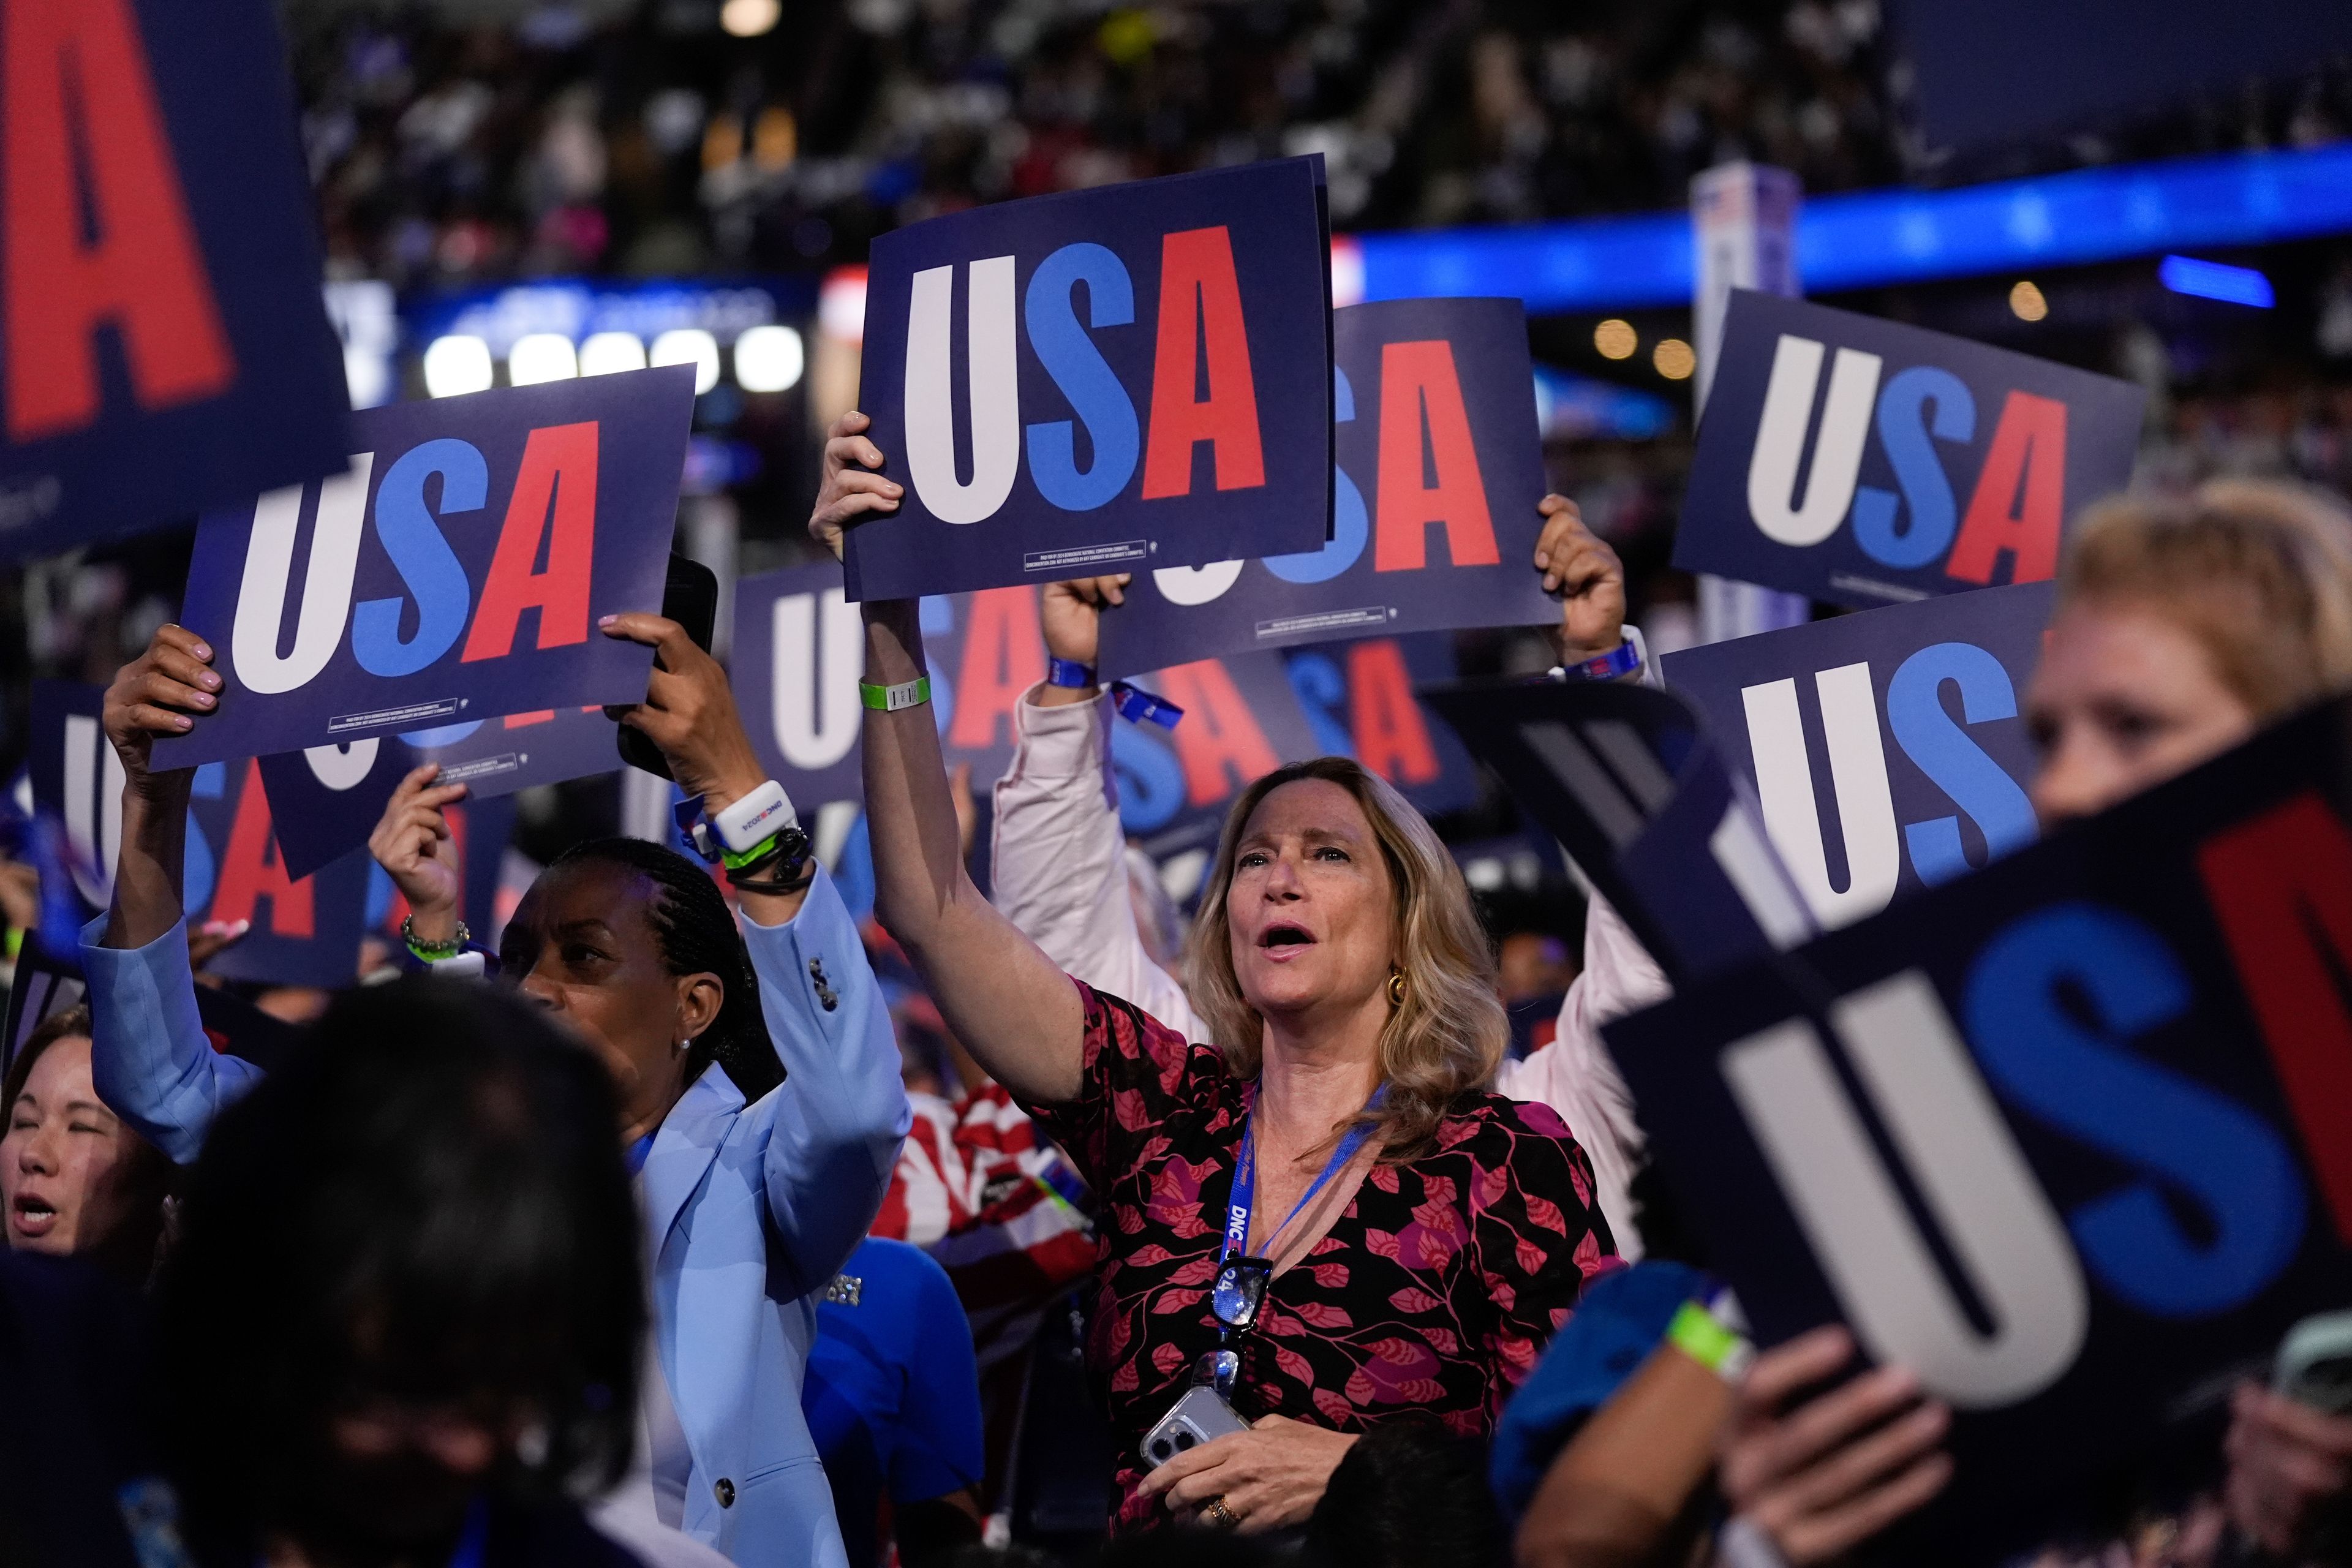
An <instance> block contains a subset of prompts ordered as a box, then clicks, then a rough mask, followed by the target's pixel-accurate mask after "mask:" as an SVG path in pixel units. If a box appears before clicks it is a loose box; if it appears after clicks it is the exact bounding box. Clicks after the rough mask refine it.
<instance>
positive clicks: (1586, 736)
mask: <svg viewBox="0 0 2352 1568" xmlns="http://www.w3.org/2000/svg"><path fill="white" fill-rule="evenodd" d="M1422 696H1423V700H1426V701H1427V702H1428V704H1429V706H1430V707H1432V708H1433V709H1435V710H1437V711H1438V712H1439V713H1441V714H1443V715H1444V718H1445V721H1446V722H1447V723H1449V724H1451V725H1452V726H1453V727H1454V731H1455V732H1456V733H1457V734H1459V735H1460V736H1461V737H1462V742H1463V744H1465V746H1467V747H1468V748H1469V749H1470V752H1471V754H1472V755H1473V756H1475V757H1477V758H1478V759H1479V760H1480V761H1482V762H1484V763H1487V764H1488V765H1489V766H1491V767H1493V768H1494V770H1495V771H1496V773H1498V774H1500V775H1501V776H1502V780H1503V783H1504V784H1505V785H1506V786H1507V788H1508V789H1509V790H1510V792H1511V795H1512V798H1513V799H1515V800H1517V802H1518V804H1519V806H1520V808H1521V809H1522V810H1524V811H1525V812H1526V813H1527V814H1528V816H1531V817H1533V818H1534V819H1535V820H1536V821H1537V822H1538V823H1539V824H1541V825H1542V826H1543V827H1544V828H1545V829H1547V830H1548V831H1549V833H1550V834H1551V836H1552V837H1554V838H1556V839H1558V840H1559V845H1560V847H1562V848H1564V849H1566V850H1567V851H1568V853H1569V855H1570V858H1573V859H1574V860H1575V862H1576V864H1577V867H1578V868H1580V870H1582V871H1583V872H1584V874H1585V875H1586V876H1587V877H1589V878H1590V879H1591V880H1592V883H1593V885H1594V886H1595V887H1597V888H1599V889H1601V892H1602V894H1604V895H1605V896H1606V897H1607V898H1608V900H1609V901H1610V902H1611V903H1612V904H1613V905H1615V906H1616V908H1617V911H1618V912H1619V913H1620V914H1622V915H1623V916H1624V917H1625V923H1626V924H1627V925H1628V926H1629V927H1631V928H1632V929H1633V934H1634V935H1635V936H1637V937H1639V938H1641V940H1642V945H1643V947H1645V948H1647V949H1648V950H1649V951H1650V953H1651V955H1652V956H1653V957H1654V958H1655V959H1656V960H1657V961H1658V967H1659V968H1661V969H1663V970H1664V971H1665V972H1666V974H1667V976H1668V978H1670V979H1672V980H1674V981H1675V983H1676V984H1681V983H1682V981H1683V980H1684V979H1685V978H1686V977H1689V976H1692V975H1697V974H1706V973H1714V972H1716V971H1719V970H1722V969H1726V968H1728V967H1731V966H1733V965H1735V964H1739V963H1747V962H1748V961H1750V960H1752V959H1754V958H1756V957H1757V956H1759V954H1762V953H1766V952H1771V951H1773V950H1774V949H1776V948H1785V947H1789V946H1792V945H1794V944H1795V943H1797V942H1802V941H1804V940H1806V939H1807V938H1809V937H1811V935H1813V933H1814V932H1815V931H1816V930H1817V929H1818V928H1817V926H1816V925H1815V922H1814V921H1813V919H1812V917H1811V914H1810V913H1809V912H1808V911H1807V910H1806V909H1805V905H1804V900H1803V897H1802V895H1801V894H1800V893H1799V892H1798V891H1797V889H1796V885H1795V884H1794V883H1793V882H1792V881H1790V878H1789V873H1788V871H1787V870H1786V868H1783V867H1782V866H1781V865H1780V860H1779V858H1777V857H1776V856H1774V854H1773V853H1772V846H1771V842H1770V840H1769V839H1768V838H1767V837H1765V833H1764V826H1763V823H1762V820H1761V818H1760V817H1759V814H1758V812H1757V810H1756V805H1755V802H1754V800H1753V798H1752V797H1750V796H1749V795H1748V792H1747V789H1746V787H1745V785H1744V784H1741V783H1740V782H1739V781H1738V779H1737V778H1736V777H1735V776H1734V775H1733V773H1732V772H1731V770H1730V769H1729V768H1728V767H1727V765H1726V764H1725V763H1724V760H1723V758H1722V757H1721V756H1720V755H1718V754H1717V752H1716V749H1715V747H1714V744H1713V743H1712V742H1710V741H1709V740H1708V739H1707V737H1706V731H1705V729H1704V727H1703V725H1702V724H1701V722H1700V720H1699V716H1698V714H1697V713H1696V711H1695V710H1693V709H1692V708H1691V706H1690V704H1689V703H1687V702H1685V701H1684V700H1682V699H1680V698H1677V697H1675V696H1674V695H1672V694H1671V693H1668V692H1664V691H1660V690H1657V689H1654V688H1652V687H1647V686H1638V685H1627V684H1625V683H1623V682H1620V681H1564V680H1499V681H1498V680H1478V681H1463V682H1461V683H1459V684H1457V685H1454V686H1444V687H1433V688H1430V689H1425V690H1423V693H1422Z"/></svg>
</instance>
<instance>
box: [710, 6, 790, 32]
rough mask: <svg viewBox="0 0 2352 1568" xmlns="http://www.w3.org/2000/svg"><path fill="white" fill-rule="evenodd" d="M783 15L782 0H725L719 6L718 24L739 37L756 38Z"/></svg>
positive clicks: (770, 28) (769, 28)
mask: <svg viewBox="0 0 2352 1568" xmlns="http://www.w3.org/2000/svg"><path fill="white" fill-rule="evenodd" d="M783 15H784V7H783V5H782V0H727V4H726V5H721V6H720V7H719V26H721V27H723V28H725V29H726V30H727V31H728V32H729V33H730V34H732V35H733V36H734V37H739V38H756V37H759V36H760V35H761V34H762V33H765V32H768V31H770V30H772V28H773V27H774V26H775V25H776V24H777V22H778V21H780V20H782V17H783Z"/></svg>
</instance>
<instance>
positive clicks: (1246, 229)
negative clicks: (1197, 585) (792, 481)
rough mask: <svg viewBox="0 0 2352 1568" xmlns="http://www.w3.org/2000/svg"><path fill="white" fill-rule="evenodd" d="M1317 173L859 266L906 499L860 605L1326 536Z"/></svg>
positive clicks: (875, 549)
mask: <svg viewBox="0 0 2352 1568" xmlns="http://www.w3.org/2000/svg"><path fill="white" fill-rule="evenodd" d="M1321 185H1322V160H1321V158H1320V157H1319V156H1318V157H1314V158H1289V159H1284V160H1282V161H1280V162H1277V163H1255V164H1251V165H1248V166H1246V167H1243V168H1234V169H1219V170H1213V171H1211V172H1208V173H1205V174H1179V175H1175V176H1173V177H1171V178H1168V179H1160V180H1143V181H1137V182H1135V183H1132V184H1123V185H1113V186H1107V187H1104V188H1102V189H1098V190H1089V191H1076V192H1071V193H1068V194H1066V195H1052V196H1038V197H1034V198H1032V199H1030V200H1027V201H1019V202H1006V203H1003V204H1001V205H995V206H986V207H978V208H974V209H972V210H971V211H967V212H961V213H955V214H951V215H950V216H946V217H937V218H932V219H930V220H929V222H926V223H919V224H915V225H913V226H909V227H907V228H901V229H897V230H894V231H893V232H891V233H889V234H886V235H884V236H882V237H880V238H878V239H877V240H876V241H875V242H874V244H873V247H872V249H871V252H870V254H869V258H868V271H867V276H866V350H865V362H864V369H863V371H862V372H861V379H860V382H859V386H860V388H861V390H860V393H859V398H860V401H861V402H862V404H863V405H864V406H865V409H866V413H867V414H868V415H870V416H872V417H873V420H874V426H873V429H872V431H871V432H870V434H871V436H872V437H873V440H874V443H875V445H877V447H880V448H881V449H882V452H883V454H884V456H885V458H887V466H886V468H885V470H884V471H885V472H886V473H887V474H888V475H889V477H890V478H891V479H896V480H898V482H899V483H900V484H902V485H904V486H905V487H906V494H905V496H904V497H903V498H902V500H900V503H899V507H898V511H897V513H895V514H894V515H891V516H888V517H882V518H877V519H874V520H872V521H867V522H865V523H863V524H861V525H860V526H858V527H856V528H854V529H852V530H851V531H850V532H849V539H848V546H847V552H846V557H845V559H846V563H847V567H848V591H849V596H850V597H851V598H852V599H902V598H911V597H914V596H915V595H921V594H943V593H955V592H961V591H962V590H965V589H971V588H994V587H1003V586H1005V585H1008V584H1019V583H1045V582H1054V581H1056V580H1059V579H1062V578H1067V577H1082V576H1088V575H1092V574H1097V573H1104V572H1122V571H1132V570H1139V569H1142V568H1146V567H1150V566H1197V565H1201V564H1202V563H1206V562H1211V561H1226V560H1235V559H1240V558H1244V557H1248V556H1255V555H1267V554H1273V553H1277V552H1286V551H1311V550H1315V549H1317V548H1318V547H1319V546H1321V545H1322V543H1323V542H1324V541H1325V540H1326V539H1327V538H1328V535H1329V526H1330V519H1331V477H1330V475H1331V375H1330V370H1331V339H1330V330H1331V329H1330V265H1329V255H1330V244H1329V238H1330V237H1329V231H1328V224H1327V222H1326V220H1325V218H1324V216H1323V209H1322V206H1321V202H1320V197H1321Z"/></svg>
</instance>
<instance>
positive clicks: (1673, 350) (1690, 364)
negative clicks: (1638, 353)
mask: <svg viewBox="0 0 2352 1568" xmlns="http://www.w3.org/2000/svg"><path fill="white" fill-rule="evenodd" d="M1650 368H1652V369H1653V370H1654V371H1656V372H1657V373H1658V374H1660V375H1663V376H1664V377H1665V378H1666V379H1667V380H1668V381H1688V380H1689V379H1690V375H1691V372H1693V371H1695V370H1696V369H1697V368H1698V355H1697V354H1696V353H1692V352H1691V346H1690V344H1688V343H1686V342H1683V341H1682V339H1680V338H1664V339H1661V340H1660V341H1659V342H1658V346H1657V347H1656V348H1654V349H1653V350H1651V351H1650Z"/></svg>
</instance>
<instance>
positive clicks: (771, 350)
mask: <svg viewBox="0 0 2352 1568" xmlns="http://www.w3.org/2000/svg"><path fill="white" fill-rule="evenodd" d="M807 363H808V361H807V354H806V353H805V352H804V350H803V347H802V344H801V335H800V334H799V333H798V332H796V331H793V329H792V328H790V327H753V328H752V329H751V331H748V332H745V333H744V334H743V335H742V336H741V337H740V338H737V339H736V340H735V384H736V385H738V386H740V387H741V388H742V389H743V390H744V391H746V392H790V391H791V390H792V389H793V387H795V386H797V385H798V384H800V379H801V372H802V371H803V369H804V368H806V365H807Z"/></svg>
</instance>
